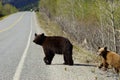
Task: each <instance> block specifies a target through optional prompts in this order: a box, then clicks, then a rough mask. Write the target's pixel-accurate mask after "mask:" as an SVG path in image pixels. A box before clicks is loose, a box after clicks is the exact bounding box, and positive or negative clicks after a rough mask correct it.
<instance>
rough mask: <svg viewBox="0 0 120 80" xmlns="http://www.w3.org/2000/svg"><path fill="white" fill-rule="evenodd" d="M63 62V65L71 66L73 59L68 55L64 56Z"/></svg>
mask: <svg viewBox="0 0 120 80" xmlns="http://www.w3.org/2000/svg"><path fill="white" fill-rule="evenodd" d="M64 61H65V63H64V64H65V65H73V59H72V55H70V54H64Z"/></svg>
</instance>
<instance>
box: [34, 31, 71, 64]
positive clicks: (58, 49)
mask: <svg viewBox="0 0 120 80" xmlns="http://www.w3.org/2000/svg"><path fill="white" fill-rule="evenodd" d="M33 42H34V43H36V44H38V45H41V46H42V47H43V50H44V53H45V57H44V62H45V63H46V64H51V62H52V59H53V57H54V55H55V54H63V55H64V64H66V65H73V59H72V49H73V45H72V44H71V43H70V41H69V40H68V39H66V38H64V37H60V36H45V35H44V33H42V34H39V35H38V34H36V33H35V39H34V40H33Z"/></svg>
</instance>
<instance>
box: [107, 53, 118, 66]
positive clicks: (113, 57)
mask: <svg viewBox="0 0 120 80" xmlns="http://www.w3.org/2000/svg"><path fill="white" fill-rule="evenodd" d="M107 62H108V63H110V64H111V65H114V66H117V64H118V63H120V55H119V54H117V53H115V52H112V51H109V52H108V54H107Z"/></svg>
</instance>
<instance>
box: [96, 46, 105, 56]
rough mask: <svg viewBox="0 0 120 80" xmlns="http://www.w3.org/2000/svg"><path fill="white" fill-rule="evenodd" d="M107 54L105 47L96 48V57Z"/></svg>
mask: <svg viewBox="0 0 120 80" xmlns="http://www.w3.org/2000/svg"><path fill="white" fill-rule="evenodd" d="M106 52H107V47H102V48H101V47H98V51H97V54H98V55H103V54H105V53H106Z"/></svg>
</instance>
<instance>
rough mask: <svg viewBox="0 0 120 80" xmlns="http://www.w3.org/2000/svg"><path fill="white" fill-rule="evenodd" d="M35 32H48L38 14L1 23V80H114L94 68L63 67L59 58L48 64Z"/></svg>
mask: <svg viewBox="0 0 120 80" xmlns="http://www.w3.org/2000/svg"><path fill="white" fill-rule="evenodd" d="M35 32H37V33H42V32H44V31H43V30H42V29H41V28H40V26H38V24H37V20H36V15H35V13H34V12H18V13H15V14H12V15H10V16H8V17H7V18H5V19H4V20H2V21H0V80H113V77H111V76H110V77H107V74H106V73H105V72H101V70H98V69H97V67H95V66H94V65H90V64H82V63H77V61H75V65H74V66H67V65H62V63H63V56H59V55H56V56H55V57H54V59H53V62H52V65H45V64H44V62H43V57H44V53H43V50H42V47H40V46H38V45H36V44H34V43H33V42H32V41H33V39H34V33H35Z"/></svg>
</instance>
